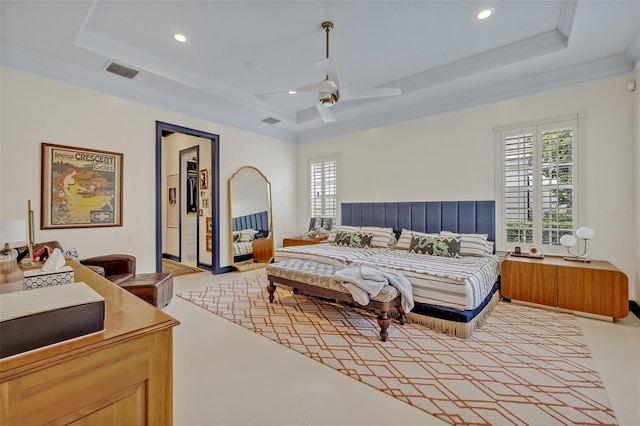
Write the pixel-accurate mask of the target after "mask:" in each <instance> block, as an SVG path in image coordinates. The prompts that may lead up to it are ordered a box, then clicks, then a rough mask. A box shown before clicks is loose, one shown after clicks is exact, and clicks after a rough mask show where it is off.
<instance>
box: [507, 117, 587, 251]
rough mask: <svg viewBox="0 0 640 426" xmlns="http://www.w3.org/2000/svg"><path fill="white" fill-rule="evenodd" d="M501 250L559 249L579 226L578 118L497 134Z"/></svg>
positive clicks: (513, 129)
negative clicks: (532, 246)
mask: <svg viewBox="0 0 640 426" xmlns="http://www.w3.org/2000/svg"><path fill="white" fill-rule="evenodd" d="M496 141H497V143H499V144H500V150H499V152H500V153H501V155H500V164H501V170H500V176H499V179H500V185H501V186H500V188H499V190H498V191H496V192H497V193H502V197H501V200H499V201H500V203H499V223H498V226H499V227H501V242H502V244H501V246H502V247H501V248H502V249H504V250H511V249H512V248H513V247H514V246H516V245H520V246H525V247H526V246H528V245H536V246H539V247H543V248H544V247H545V246H547V247H551V246H558V245H559V244H560V237H562V236H563V235H565V234H571V233H572V232H573V229H575V228H576V227H577V224H578V216H577V212H578V209H577V207H578V200H577V194H578V190H577V164H578V163H577V146H578V144H577V120H568V121H560V122H553V123H547V124H538V125H533V126H527V127H521V128H512V129H506V130H500V131H497V132H496Z"/></svg>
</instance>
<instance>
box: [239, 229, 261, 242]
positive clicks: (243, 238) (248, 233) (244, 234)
mask: <svg viewBox="0 0 640 426" xmlns="http://www.w3.org/2000/svg"><path fill="white" fill-rule="evenodd" d="M256 232H257V231H256V230H255V229H243V230H242V231H240V233H241V234H240V242H241V243H250V242H251V241H253V239H254V238H255V235H256Z"/></svg>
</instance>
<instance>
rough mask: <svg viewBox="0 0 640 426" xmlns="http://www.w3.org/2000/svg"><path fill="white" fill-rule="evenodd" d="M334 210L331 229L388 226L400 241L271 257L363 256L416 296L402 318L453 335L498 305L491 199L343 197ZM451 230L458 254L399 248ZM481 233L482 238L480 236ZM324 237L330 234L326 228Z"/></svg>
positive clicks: (338, 260) (360, 259) (356, 259)
mask: <svg viewBox="0 0 640 426" xmlns="http://www.w3.org/2000/svg"><path fill="white" fill-rule="evenodd" d="M341 214H342V225H340V226H338V227H334V228H335V230H336V232H339V231H340V230H341V229H347V230H349V229H350V228H348V227H351V228H353V229H361V230H366V229H368V230H372V229H373V230H377V229H381V228H391V229H393V231H394V232H393V236H395V237H396V239H397V240H398V243H397V246H398V247H399V248H395V249H394V248H388V247H372V248H367V249H361V248H353V247H340V246H336V245H333V244H331V243H330V242H327V243H324V244H318V245H310V246H296V247H287V248H282V249H278V250H277V252H276V259H275V260H276V262H280V261H284V260H288V259H304V260H307V261H314V262H318V263H325V264H331V265H349V264H353V263H365V264H368V265H373V266H375V267H378V268H380V269H383V270H393V271H397V272H400V273H402V274H403V275H404V276H406V277H407V278H408V279H409V281H410V282H411V284H412V288H413V295H414V301H415V307H414V308H413V310H412V311H411V313H409V314H408V315H407V318H408V319H409V320H411V321H414V322H419V323H422V324H424V325H427V326H429V327H432V328H434V329H436V330H438V331H444V332H446V333H448V334H451V335H454V336H458V337H470V336H471V335H472V334H473V331H474V330H475V328H476V327H478V326H479V325H481V324H482V322H483V321H484V320H485V318H486V317H487V315H488V314H489V313H490V312H491V310H492V309H493V307H494V306H495V305H496V304H497V302H498V300H499V298H500V294H499V283H500V277H499V267H500V265H499V260H498V257H497V256H496V255H495V253H494V249H493V242H494V240H495V204H494V202H493V201H460V202H456V201H451V202H400V203H344V204H342V206H341ZM332 233H333V231H332ZM451 233H453V234H455V239H456V241H457V240H458V239H459V240H460V241H463V240H462V239H463V238H464V239H465V240H464V241H465V246H464V247H465V248H464V250H462V251H463V255H462V256H460V257H459V258H457V257H456V258H450V257H444V256H432V255H427V254H421V253H410V252H409V251H408V250H406V249H405V247H406V248H408V246H407V244H409V243H407V238H409V239H411V238H412V237H411V236H413V237H415V238H417V237H418V236H420V235H421V234H426V235H429V236H436V235H437V236H440V238H441V239H444V240H446V239H447V237H448V236H450V234H451ZM407 235H410V236H409V237H407ZM481 236H484V237H481ZM425 238H427V237H425ZM429 238H431V237H429ZM434 238H435V237H434ZM482 238H484V239H485V240H484V242H482V241H480V240H482ZM329 241H333V235H332V236H330V237H329ZM479 241H480V242H479ZM471 242H474V243H478V244H481V243H482V244H484V246H483V249H484V251H482V252H480V251H477V252H476V251H475V249H476V248H477V247H471V246H470V244H471ZM460 244H462V243H460ZM377 245H379V244H377ZM382 245H384V244H382ZM478 247H479V246H478ZM478 250H480V249H478ZM471 254H473V255H471Z"/></svg>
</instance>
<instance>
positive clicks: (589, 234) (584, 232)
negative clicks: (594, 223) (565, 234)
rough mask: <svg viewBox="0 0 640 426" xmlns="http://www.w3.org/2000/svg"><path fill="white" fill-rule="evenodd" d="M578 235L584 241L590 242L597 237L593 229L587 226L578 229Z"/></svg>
mask: <svg viewBox="0 0 640 426" xmlns="http://www.w3.org/2000/svg"><path fill="white" fill-rule="evenodd" d="M576 235H577V236H578V237H580V238H582V239H583V240H590V239H592V238H593V237H594V236H595V235H596V233H595V231H594V230H593V229H591V228H589V227H587V226H583V227H581V228H578V230H577V231H576Z"/></svg>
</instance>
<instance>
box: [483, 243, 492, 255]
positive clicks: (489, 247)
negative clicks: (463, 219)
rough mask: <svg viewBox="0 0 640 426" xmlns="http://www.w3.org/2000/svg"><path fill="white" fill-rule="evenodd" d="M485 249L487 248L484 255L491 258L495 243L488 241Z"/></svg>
mask: <svg viewBox="0 0 640 426" xmlns="http://www.w3.org/2000/svg"><path fill="white" fill-rule="evenodd" d="M484 248H485V252H484V255H485V256H491V255H492V254H493V241H487V244H486V245H485V246H484Z"/></svg>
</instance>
